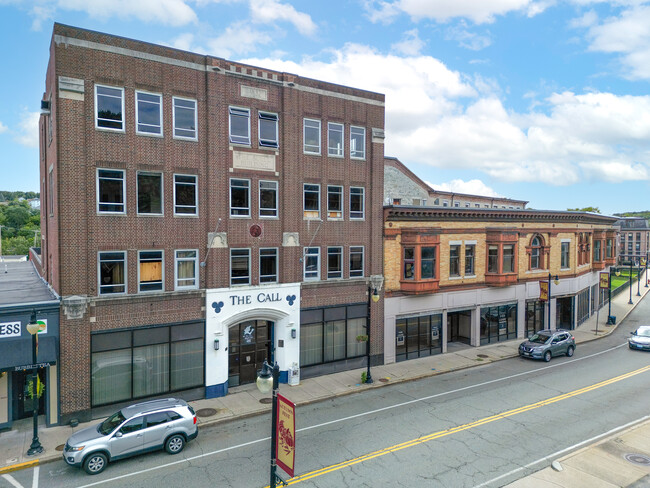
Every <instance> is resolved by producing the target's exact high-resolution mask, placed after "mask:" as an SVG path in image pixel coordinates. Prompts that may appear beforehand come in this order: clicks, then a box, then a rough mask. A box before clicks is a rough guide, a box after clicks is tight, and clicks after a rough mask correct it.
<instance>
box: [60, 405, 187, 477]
mask: <svg viewBox="0 0 650 488" xmlns="http://www.w3.org/2000/svg"><path fill="white" fill-rule="evenodd" d="M198 433H199V430H198V428H197V425H196V414H195V413H194V410H193V409H192V407H190V406H189V405H188V404H187V402H186V401H185V400H178V399H176V398H166V399H163V400H152V401H150V402H143V403H138V404H135V405H131V406H129V407H126V408H123V409H122V410H120V411H119V412H116V413H114V414H113V415H111V416H110V417H109V418H107V419H106V420H104V421H103V422H102V423H101V424H99V425H96V426H93V427H86V428H85V429H81V430H80V431H79V432H75V433H74V434H72V435H71V436H70V438H69V439H68V441H67V442H66V443H65V447H64V449H63V459H64V460H65V462H66V463H68V464H69V465H70V466H77V467H81V466H83V468H84V470H86V473H88V474H98V473H101V472H102V471H104V469H105V468H106V465H107V464H108V463H109V462H110V461H116V460H118V459H122V458H125V457H129V456H133V455H135V454H141V453H144V452H149V451H155V450H158V449H163V448H164V449H165V450H166V451H167V452H168V453H169V454H178V453H179V452H181V451H182V450H183V447H185V443H186V442H187V441H189V440H191V439H194V438H195V437H196V436H197V435H198Z"/></svg>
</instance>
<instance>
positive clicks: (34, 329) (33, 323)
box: [26, 310, 43, 456]
mask: <svg viewBox="0 0 650 488" xmlns="http://www.w3.org/2000/svg"><path fill="white" fill-rule="evenodd" d="M26 328H27V332H29V333H30V334H31V336H32V364H33V365H34V369H32V411H33V419H34V436H33V437H32V444H31V445H30V446H29V450H28V451H27V455H28V456H34V455H36V454H40V453H42V452H43V446H41V442H40V441H39V439H38V368H37V367H36V364H37V363H38V333H39V331H40V330H41V324H39V323H38V321H37V320H36V311H35V310H33V311H32V316H31V318H30V319H29V324H27V327H26Z"/></svg>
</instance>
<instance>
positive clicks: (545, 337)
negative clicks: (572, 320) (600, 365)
mask: <svg viewBox="0 0 650 488" xmlns="http://www.w3.org/2000/svg"><path fill="white" fill-rule="evenodd" d="M575 350H576V340H575V338H574V337H573V335H572V334H571V332H569V331H568V330H564V329H557V330H548V329H547V330H540V331H539V332H537V334H534V335H533V336H531V337H530V338H528V340H526V341H524V342H522V343H521V344H519V356H521V357H524V358H534V359H543V360H544V361H546V362H547V363H548V362H549V361H550V360H551V358H552V357H555V356H559V355H560V354H566V355H567V356H569V357H571V356H573V351H575Z"/></svg>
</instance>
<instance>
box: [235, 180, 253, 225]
mask: <svg viewBox="0 0 650 488" xmlns="http://www.w3.org/2000/svg"><path fill="white" fill-rule="evenodd" d="M250 189H251V182H250V180H240V179H238V178H231V179H230V216H231V217H250V215H251V199H250V194H251V192H250Z"/></svg>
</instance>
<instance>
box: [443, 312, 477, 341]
mask: <svg viewBox="0 0 650 488" xmlns="http://www.w3.org/2000/svg"><path fill="white" fill-rule="evenodd" d="M471 336H472V311H471V310H463V311H462V312H447V342H461V343H463V344H471V342H470V341H471Z"/></svg>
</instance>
